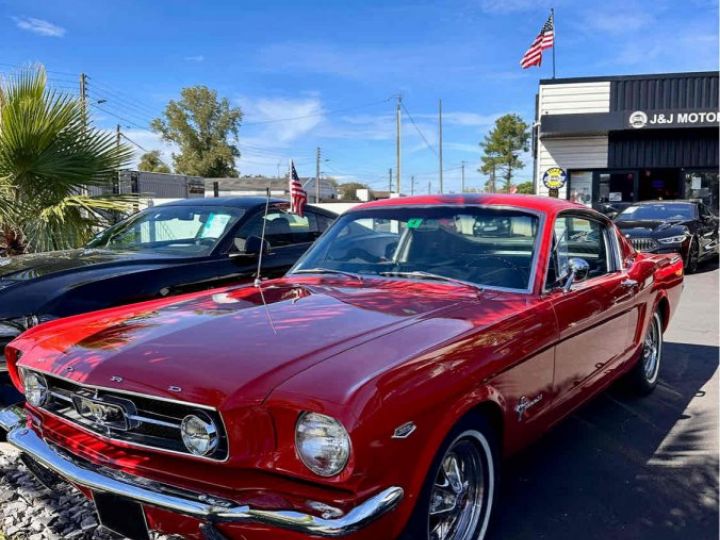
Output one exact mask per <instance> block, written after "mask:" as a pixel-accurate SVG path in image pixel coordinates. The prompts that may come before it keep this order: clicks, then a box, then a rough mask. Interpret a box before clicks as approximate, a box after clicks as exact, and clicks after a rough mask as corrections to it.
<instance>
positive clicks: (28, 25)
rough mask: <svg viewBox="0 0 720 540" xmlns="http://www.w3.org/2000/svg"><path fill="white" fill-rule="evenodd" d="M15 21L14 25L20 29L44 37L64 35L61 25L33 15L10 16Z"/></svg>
mask: <svg viewBox="0 0 720 540" xmlns="http://www.w3.org/2000/svg"><path fill="white" fill-rule="evenodd" d="M12 20H13V21H15V25H16V26H17V27H18V28H20V29H22V30H27V31H28V32H32V33H33V34H38V35H39V36H46V37H63V36H64V35H65V29H64V28H63V27H61V26H58V25H56V24H53V23H51V22H49V21H45V20H43V19H36V18H34V17H12Z"/></svg>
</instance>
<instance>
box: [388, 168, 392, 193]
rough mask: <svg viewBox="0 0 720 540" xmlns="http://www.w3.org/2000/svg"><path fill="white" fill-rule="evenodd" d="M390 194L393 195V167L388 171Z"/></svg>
mask: <svg viewBox="0 0 720 540" xmlns="http://www.w3.org/2000/svg"><path fill="white" fill-rule="evenodd" d="M388 192H389V193H392V167H390V168H389V169H388Z"/></svg>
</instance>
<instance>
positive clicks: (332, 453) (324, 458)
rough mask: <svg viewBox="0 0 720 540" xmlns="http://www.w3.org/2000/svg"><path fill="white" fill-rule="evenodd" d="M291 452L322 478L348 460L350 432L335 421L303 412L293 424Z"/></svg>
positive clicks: (335, 474) (339, 470)
mask: <svg viewBox="0 0 720 540" xmlns="http://www.w3.org/2000/svg"><path fill="white" fill-rule="evenodd" d="M295 451H296V453H297V455H298V458H299V459H300V461H301V462H302V463H303V465H305V467H307V468H308V469H309V470H310V471H312V472H313V473H315V474H316V475H318V476H321V477H323V478H330V477H333V476H337V475H338V474H340V473H342V472H343V471H344V470H345V467H347V464H348V462H349V461H350V453H351V451H352V445H351V441H350V435H349V434H348V432H347V430H346V429H345V426H343V425H342V423H341V422H340V421H339V420H336V419H335V418H333V417H331V416H327V415H325V414H320V413H314V412H304V413H302V414H301V415H300V417H299V418H298V421H297V423H296V424H295Z"/></svg>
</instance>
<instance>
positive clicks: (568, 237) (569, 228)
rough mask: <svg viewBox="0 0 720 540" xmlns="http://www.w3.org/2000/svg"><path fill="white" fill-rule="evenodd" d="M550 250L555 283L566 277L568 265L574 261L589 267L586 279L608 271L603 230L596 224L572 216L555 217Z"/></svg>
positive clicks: (605, 238)
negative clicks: (555, 258) (553, 234)
mask: <svg viewBox="0 0 720 540" xmlns="http://www.w3.org/2000/svg"><path fill="white" fill-rule="evenodd" d="M554 247H555V253H556V257H557V263H556V264H557V267H556V270H555V275H556V277H557V278H558V279H562V278H564V277H565V276H566V275H567V273H568V261H569V260H570V259H571V258H574V257H577V258H580V259H584V260H585V261H586V262H587V263H588V265H590V273H589V276H590V277H595V276H601V275H603V274H606V273H608V272H609V271H610V269H609V268H608V260H609V256H608V254H609V246H608V245H607V236H606V234H605V227H604V226H603V225H601V224H600V223H598V222H597V221H592V220H589V219H585V218H580V217H573V216H561V217H559V218H558V219H557V221H556V222H555V246H554ZM551 274H552V272H551Z"/></svg>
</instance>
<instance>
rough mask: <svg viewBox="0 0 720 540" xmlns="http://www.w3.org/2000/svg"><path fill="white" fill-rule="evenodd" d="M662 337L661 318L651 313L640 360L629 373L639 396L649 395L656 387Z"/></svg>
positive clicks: (657, 312)
mask: <svg viewBox="0 0 720 540" xmlns="http://www.w3.org/2000/svg"><path fill="white" fill-rule="evenodd" d="M662 348H663V335H662V318H661V316H660V312H659V311H656V312H655V313H653V317H652V319H651V320H650V325H649V326H648V329H647V333H646V334H645V339H644V340H643V348H642V351H641V353H640V360H639V361H638V363H637V365H636V366H635V367H634V368H633V371H631V372H630V379H631V382H632V384H633V386H634V388H635V390H637V392H638V393H640V394H643V395H645V394H649V393H650V392H652V391H653V390H654V389H655V387H656V386H657V381H658V374H659V373H660V361H661V360H662Z"/></svg>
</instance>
